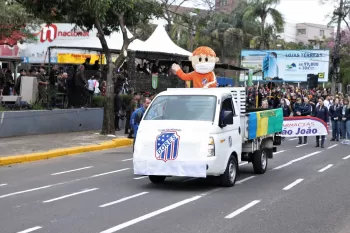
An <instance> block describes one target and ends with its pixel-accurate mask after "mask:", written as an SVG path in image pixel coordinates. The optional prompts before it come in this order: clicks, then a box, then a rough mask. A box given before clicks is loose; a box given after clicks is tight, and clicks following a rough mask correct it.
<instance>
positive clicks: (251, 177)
mask: <svg viewBox="0 0 350 233" xmlns="http://www.w3.org/2000/svg"><path fill="white" fill-rule="evenodd" d="M254 177H255V176H249V177H247V178H244V179H242V180H239V181H237V182H236V184H242V183H244V182H246V181H248V180H251V179H253V178H254Z"/></svg>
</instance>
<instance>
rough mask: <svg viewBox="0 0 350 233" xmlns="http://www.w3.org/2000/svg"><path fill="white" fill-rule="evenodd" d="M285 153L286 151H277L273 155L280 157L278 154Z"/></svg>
mask: <svg viewBox="0 0 350 233" xmlns="http://www.w3.org/2000/svg"><path fill="white" fill-rule="evenodd" d="M283 152H286V151H285V150H280V151H277V152H275V153H273V154H274V155H278V154H281V153H283Z"/></svg>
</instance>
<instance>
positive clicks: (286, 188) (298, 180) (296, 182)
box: [283, 179, 304, 191]
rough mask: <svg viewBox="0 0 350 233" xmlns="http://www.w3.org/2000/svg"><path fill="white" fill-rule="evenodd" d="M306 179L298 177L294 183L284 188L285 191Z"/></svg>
mask: <svg viewBox="0 0 350 233" xmlns="http://www.w3.org/2000/svg"><path fill="white" fill-rule="evenodd" d="M303 180H304V179H297V180H296V181H294V182H293V183H291V184H290V185H287V186H286V187H284V188H283V190H284V191H287V190H289V189H291V188H293V187H294V186H295V185H297V184H299V183H300V182H302V181H303Z"/></svg>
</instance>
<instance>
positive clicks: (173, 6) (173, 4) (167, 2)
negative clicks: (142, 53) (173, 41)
mask: <svg viewBox="0 0 350 233" xmlns="http://www.w3.org/2000/svg"><path fill="white" fill-rule="evenodd" d="M160 1H161V3H162V5H163V7H164V13H163V18H164V19H165V20H166V21H167V27H166V29H167V32H168V33H169V34H170V33H171V32H172V26H173V21H174V13H178V9H179V8H180V7H181V6H182V5H183V4H184V3H186V2H188V1H191V0H160ZM175 16H176V15H175Z"/></svg>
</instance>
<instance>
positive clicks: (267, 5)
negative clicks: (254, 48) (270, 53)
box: [244, 0, 284, 49]
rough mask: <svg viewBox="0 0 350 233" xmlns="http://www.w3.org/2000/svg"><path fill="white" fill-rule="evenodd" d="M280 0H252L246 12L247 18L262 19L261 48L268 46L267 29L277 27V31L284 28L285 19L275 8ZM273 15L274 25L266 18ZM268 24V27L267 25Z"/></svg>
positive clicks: (245, 16)
mask: <svg viewBox="0 0 350 233" xmlns="http://www.w3.org/2000/svg"><path fill="white" fill-rule="evenodd" d="M279 3H280V0H252V1H250V2H249V3H248V6H247V8H246V11H245V13H244V18H245V19H259V20H260V37H261V42H260V45H259V46H260V49H264V48H266V47H268V41H267V35H266V32H265V31H266V30H271V29H273V28H274V29H276V31H277V32H281V31H282V30H283V24H284V19H283V16H282V14H281V12H279V11H278V10H276V9H275V7H276V5H277V4H279ZM268 16H271V18H272V20H273V27H271V25H266V19H267V17H268ZM266 26H268V27H266Z"/></svg>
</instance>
